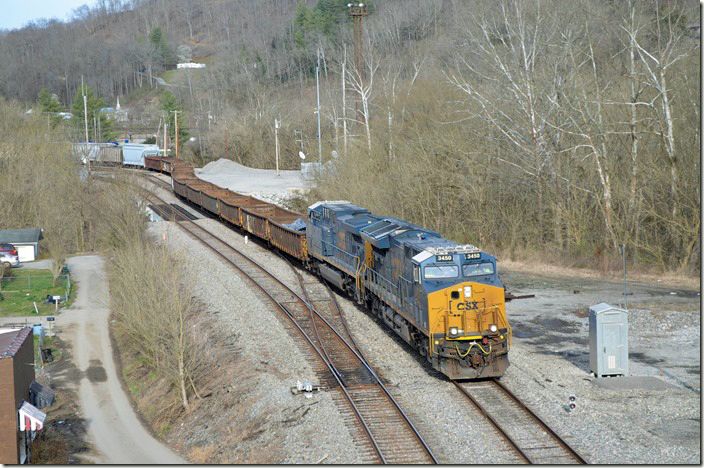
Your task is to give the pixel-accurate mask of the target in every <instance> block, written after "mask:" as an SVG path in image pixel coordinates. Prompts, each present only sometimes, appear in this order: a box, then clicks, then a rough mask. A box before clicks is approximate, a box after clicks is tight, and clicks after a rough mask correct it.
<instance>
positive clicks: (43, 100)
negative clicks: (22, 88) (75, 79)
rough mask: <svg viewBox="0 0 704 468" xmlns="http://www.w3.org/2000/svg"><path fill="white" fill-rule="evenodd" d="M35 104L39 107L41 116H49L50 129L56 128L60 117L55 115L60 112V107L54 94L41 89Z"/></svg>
mask: <svg viewBox="0 0 704 468" xmlns="http://www.w3.org/2000/svg"><path fill="white" fill-rule="evenodd" d="M37 103H38V104H39V106H40V107H41V109H42V113H43V114H49V115H50V117H49V118H50V119H51V125H52V127H56V126H57V125H58V124H59V123H61V120H62V117H61V116H60V115H57V114H58V113H59V112H61V111H62V106H61V102H60V101H59V98H58V96H57V95H56V94H52V93H51V92H49V90H48V89H46V88H43V89H42V90H41V91H40V92H39V97H38V98H37Z"/></svg>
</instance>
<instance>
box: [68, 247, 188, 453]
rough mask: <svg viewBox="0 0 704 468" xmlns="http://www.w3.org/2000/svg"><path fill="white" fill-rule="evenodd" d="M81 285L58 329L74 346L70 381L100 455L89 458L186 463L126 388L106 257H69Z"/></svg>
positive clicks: (90, 437)
mask: <svg viewBox="0 0 704 468" xmlns="http://www.w3.org/2000/svg"><path fill="white" fill-rule="evenodd" d="M67 263H68V265H69V268H70V269H71V276H72V278H73V280H74V281H76V282H77V283H78V289H77V291H78V294H77V296H76V300H75V302H74V303H73V306H72V307H71V308H70V309H65V310H64V311H63V312H62V313H61V314H60V315H58V316H57V318H56V329H55V330H56V331H57V334H59V335H60V337H61V339H62V340H63V341H65V342H66V343H67V344H68V345H69V348H70V350H71V352H70V357H68V359H72V360H73V365H75V372H74V373H73V375H75V378H74V379H73V380H70V381H68V382H66V385H68V386H71V387H73V388H72V390H74V391H75V392H76V394H77V395H78V404H79V406H80V408H81V413H82V416H83V418H85V419H86V421H87V432H88V439H89V441H90V442H92V444H93V445H94V447H95V449H96V452H97V455H96V456H95V458H94V459H91V460H89V461H90V462H93V463H106V464H119V465H127V464H140V465H149V464H179V463H186V462H185V461H184V460H183V459H181V458H180V457H179V456H178V455H176V454H175V453H174V452H172V451H171V450H170V449H169V448H168V447H166V446H165V445H164V444H162V443H161V442H159V441H158V440H156V439H155V438H154V437H153V436H152V435H151V434H150V433H149V432H148V431H147V430H146V429H145V428H144V427H143V426H142V423H141V421H140V420H139V419H138V418H137V416H136V414H135V412H134V410H133V409H132V406H131V405H130V401H129V399H128V397H127V395H126V394H125V392H124V391H123V388H122V385H121V384H120V380H119V378H118V374H117V369H116V366H115V362H114V360H113V349H112V344H111V342H110V336H109V333H108V316H109V313H110V311H109V309H108V304H109V297H108V285H107V282H106V275H105V269H104V265H103V259H102V258H101V257H99V256H82V257H72V258H69V259H68V260H67Z"/></svg>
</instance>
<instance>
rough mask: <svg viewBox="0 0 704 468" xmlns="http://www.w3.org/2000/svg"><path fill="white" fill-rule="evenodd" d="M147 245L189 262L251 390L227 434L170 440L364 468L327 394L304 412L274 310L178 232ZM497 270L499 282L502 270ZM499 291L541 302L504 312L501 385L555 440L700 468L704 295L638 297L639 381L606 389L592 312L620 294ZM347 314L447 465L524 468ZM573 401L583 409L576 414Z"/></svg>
mask: <svg viewBox="0 0 704 468" xmlns="http://www.w3.org/2000/svg"><path fill="white" fill-rule="evenodd" d="M197 222H198V223H199V224H201V225H202V226H204V227H206V228H207V229H208V230H210V231H211V232H213V233H215V234H216V235H218V236H220V237H221V238H222V239H224V240H226V241H227V242H229V243H231V244H232V245H234V246H235V247H237V248H239V249H243V250H244V251H245V252H246V253H247V254H248V255H250V256H251V257H252V258H254V259H255V260H256V261H257V262H259V263H260V264H262V265H266V267H267V269H268V270H269V271H271V272H272V273H274V274H275V275H277V276H279V277H280V278H282V279H283V280H284V281H286V282H287V283H288V284H289V285H290V286H291V287H293V288H294V289H297V288H298V281H297V278H296V276H295V274H294V273H293V272H292V270H291V267H290V266H289V265H288V264H287V263H286V262H285V261H283V260H281V259H280V258H279V257H277V256H276V255H274V254H272V253H271V252H269V251H267V250H266V249H265V248H263V247H262V246H260V245H259V244H257V243H255V242H252V240H251V239H248V240H247V241H245V238H244V236H243V235H241V234H238V233H235V232H234V231H232V230H231V229H230V228H229V227H225V226H223V225H222V224H220V223H219V222H217V221H215V220H212V219H202V220H199V221H197ZM150 232H151V233H152V234H153V236H154V237H155V238H156V239H159V240H160V241H161V242H166V243H167V244H168V245H169V248H170V249H171V250H172V251H173V252H178V253H180V254H181V255H182V256H183V257H184V258H185V259H186V261H187V262H188V264H189V265H190V268H191V269H192V271H193V275H194V281H195V284H196V286H197V288H196V289H197V291H198V299H199V300H200V301H201V302H203V303H204V304H205V305H206V306H207V311H208V313H210V314H212V315H213V316H214V317H216V318H217V324H218V327H220V332H221V333H223V334H228V335H231V336H232V337H236V338H235V339H234V343H235V347H236V350H237V357H236V359H237V360H238V362H240V363H241V368H242V369H246V370H247V371H246V378H247V379H248V381H247V382H246V384H244V385H243V384H242V383H241V382H233V389H235V390H233V391H236V392H239V393H240V394H239V395H238V396H237V398H236V400H237V402H238V404H235V405H233V406H231V407H230V408H229V409H228V410H227V411H225V410H223V411H220V412H219V415H218V420H217V421H210V422H209V423H208V424H205V423H204V422H202V421H198V420H196V421H193V422H192V425H190V426H189V427H188V428H184V429H183V430H178V429H177V430H174V431H173V432H172V433H171V434H170V435H169V440H170V441H171V442H172V443H174V444H176V443H178V442H177V441H179V440H181V441H182V443H183V441H184V440H185V441H186V442H185V443H186V444H191V445H193V446H199V445H204V444H208V443H210V444H218V443H220V445H218V451H219V452H218V453H220V452H222V454H223V455H222V456H221V457H220V458H217V460H219V462H225V463H317V462H321V463H326V464H327V463H331V464H332V463H345V464H348V463H367V462H368V461H369V459H368V457H367V456H365V454H364V452H365V450H366V449H365V448H364V447H358V446H356V445H355V444H354V443H353V442H352V440H351V433H350V431H349V429H348V428H347V427H346V426H345V423H344V422H342V420H341V418H340V413H339V411H338V408H337V407H336V405H335V403H334V402H333V401H332V398H331V396H330V395H329V393H328V392H326V391H321V392H317V393H315V394H314V395H313V397H312V398H310V399H305V398H304V397H303V396H301V395H297V396H294V395H292V394H291V392H290V391H289V387H291V386H294V385H295V384H296V380H299V379H303V378H313V373H312V368H311V365H310V363H309V362H308V361H307V358H306V357H305V354H304V352H303V351H302V350H301V349H300V348H299V347H298V345H296V344H295V342H294V340H293V339H292V338H291V337H290V336H289V335H288V332H287V328H286V326H285V321H284V320H282V319H281V317H277V312H276V311H275V309H274V308H273V307H272V306H271V305H269V304H268V303H265V302H264V301H262V300H260V299H258V298H257V297H256V296H255V294H254V293H253V291H252V290H251V289H250V287H249V286H248V285H247V284H246V283H244V282H243V280H241V279H240V278H239V277H238V276H237V275H236V274H235V273H233V272H232V270H231V269H230V268H228V267H226V266H224V264H223V263H222V262H221V261H219V260H217V259H216V258H215V257H214V256H213V255H212V254H210V253H209V252H208V251H206V250H205V249H204V248H203V247H201V246H200V245H199V244H197V243H196V242H195V241H193V240H192V239H191V238H190V237H188V236H186V235H185V234H183V233H182V232H181V231H179V230H178V229H177V228H176V227H175V226H173V224H172V223H167V222H159V223H153V224H152V226H151V228H150ZM499 269H500V274H502V271H501V263H499ZM502 278H503V279H504V282H505V283H507V285H508V286H509V287H511V289H512V292H514V293H523V294H527V293H534V294H536V295H537V297H536V298H535V299H526V300H520V301H519V300H516V301H513V302H511V303H508V304H507V313H508V317H509V320H510V321H511V323H512V326H513V330H514V338H513V344H512V348H511V351H510V355H509V356H510V362H511V365H510V367H509V369H508V371H507V372H506V374H505V375H504V377H503V378H502V382H503V383H504V384H505V385H506V386H507V387H508V388H509V389H510V390H511V391H513V392H514V393H515V394H516V395H517V396H519V397H520V398H521V399H522V400H523V401H524V402H525V403H526V404H527V405H528V406H529V407H530V408H531V409H532V410H533V411H534V412H535V413H536V414H538V416H539V417H541V418H542V419H543V420H544V421H545V422H546V423H547V424H548V425H549V426H550V427H551V428H552V429H553V430H554V431H555V432H556V433H558V434H559V435H560V436H562V437H563V438H564V439H565V440H566V441H567V442H568V443H569V444H570V445H571V446H572V447H573V448H574V449H576V450H577V451H578V453H580V455H581V456H582V457H583V458H585V459H586V460H587V461H588V462H589V463H598V464H611V463H616V464H645V463H648V464H651V463H654V464H685V463H701V446H700V430H701V429H700V428H701V422H700V413H701V404H700V399H701V396H700V392H701V384H700V368H701V362H700V358H699V355H700V331H701V328H700V314H699V308H700V302H699V296H698V295H696V294H693V293H687V292H683V291H680V292H679V294H678V295H672V294H669V293H668V292H667V291H664V292H663V293H662V294H654V293H653V288H650V287H649V286H648V285H641V287H640V289H639V288H634V290H633V292H632V296H629V351H630V353H631V359H630V361H629V374H628V376H627V377H610V378H609V377H604V378H600V379H597V378H595V377H594V376H593V374H591V370H590V368H589V344H588V338H589V336H588V334H589V330H588V317H587V309H588V306H589V305H591V304H597V303H599V302H608V303H611V304H614V305H617V304H618V300H619V297H620V298H621V299H622V297H623V296H619V291H620V292H621V293H622V284H619V283H618V282H617V281H606V280H585V279H583V278H567V277H564V276H562V277H548V276H540V275H533V274H527V273H519V272H513V271H510V270H507V271H503V274H502ZM307 281H310V277H308V278H307ZM576 285H578V286H576ZM663 287H664V286H663ZM572 289H575V290H576V289H580V291H579V294H577V292H575V291H573V290H572ZM675 296H677V297H675ZM685 296H686V297H685ZM340 304H341V306H342V307H343V309H344V311H345V313H346V317H347V320H348V323H349V325H350V328H351V330H352V333H353V335H354V336H355V339H356V340H357V342H358V344H359V345H360V346H361V348H362V349H363V351H364V353H365V355H366V356H367V357H368V358H369V359H370V361H371V363H372V365H373V366H374V367H375V369H376V370H377V371H378V373H379V374H380V375H381V376H382V378H383V379H384V381H385V382H386V383H387V384H388V387H389V388H390V390H391V392H392V394H393V396H394V397H395V398H396V399H397V401H398V402H399V403H400V404H401V406H402V407H403V408H404V410H405V411H406V412H407V413H408V414H409V415H410V417H411V419H412V421H413V423H414V424H415V426H416V427H417V428H418V429H419V431H420V433H421V435H422V436H423V437H424V438H425V440H426V442H427V444H428V445H429V446H430V448H431V449H432V450H433V452H434V453H435V455H436V457H437V458H438V459H439V460H440V461H441V462H442V463H450V464H490V463H492V464H493V463H499V464H510V463H516V462H518V459H517V458H516V456H515V454H514V453H513V452H512V450H511V449H510V448H509V447H508V446H507V445H506V444H505V443H504V442H503V441H502V440H501V438H500V437H499V436H498V435H497V434H496V433H495V432H494V430H493V429H492V428H491V426H490V425H489V424H488V423H487V422H486V421H485V420H484V419H483V417H482V416H481V415H480V414H478V413H477V411H476V410H474V409H473V408H472V407H471V406H470V405H469V404H468V403H467V402H465V401H464V400H463V399H462V397H461V396H460V395H459V393H458V392H457V390H455V389H454V386H453V385H452V384H451V383H449V382H448V381H447V379H446V378H445V377H444V376H443V375H442V374H440V373H438V372H436V371H435V370H433V369H432V368H431V367H430V366H429V365H427V363H425V362H424V361H423V360H422V358H421V357H420V356H419V355H417V354H416V353H415V352H414V351H413V350H412V349H411V348H410V347H409V346H407V345H406V344H405V343H403V342H402V341H401V340H400V339H399V338H397V337H396V336H395V335H394V334H393V333H392V332H390V331H388V330H386V329H385V328H384V327H383V325H382V324H381V323H379V322H377V321H376V319H374V318H372V317H370V315H369V314H368V313H366V312H365V311H363V310H361V309H359V308H358V307H357V306H356V305H355V304H354V303H352V302H350V301H348V300H346V299H341V300H340ZM571 394H574V395H575V396H576V398H577V400H576V402H577V406H576V408H575V409H574V410H571V411H568V410H567V409H566V408H567V407H566V405H567V403H568V398H569V396H570V395H571ZM223 401H226V400H225V399H223ZM215 404H217V400H216V402H215ZM253 421H256V423H255V422H253ZM223 425H226V426H228V427H230V430H231V431H240V432H243V433H242V434H241V437H239V438H237V439H232V440H236V442H237V443H236V444H233V445H231V446H227V445H225V446H223V444H222V443H221V442H219V441H221V440H222V438H221V437H220V436H219V434H220V433H221V431H222V427H223ZM245 432H246V433H247V434H244V433H245ZM257 453H258V454H259V455H256V454H257ZM257 456H258V457H263V458H257Z"/></svg>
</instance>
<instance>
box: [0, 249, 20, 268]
mask: <svg viewBox="0 0 704 468" xmlns="http://www.w3.org/2000/svg"><path fill="white" fill-rule="evenodd" d="M0 265H2V266H3V267H5V268H7V267H18V266H20V257H18V256H17V255H11V254H9V253H5V252H0Z"/></svg>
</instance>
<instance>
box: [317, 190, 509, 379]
mask: <svg viewBox="0 0 704 468" xmlns="http://www.w3.org/2000/svg"><path fill="white" fill-rule="evenodd" d="M306 238H307V246H308V249H307V250H308V256H309V258H310V263H311V266H312V268H313V269H314V270H315V271H317V272H319V274H320V276H322V277H323V278H325V279H326V280H328V281H329V282H331V283H333V284H335V285H336V286H337V287H339V288H340V289H342V290H343V291H346V292H347V293H348V294H349V295H350V296H352V297H354V298H356V300H357V301H358V302H359V303H360V304H365V305H366V306H367V308H368V309H369V310H370V311H372V312H373V313H374V314H376V315H377V316H378V317H379V318H380V319H382V320H383V321H384V322H385V323H386V325H388V326H389V327H390V328H391V329H392V330H393V331H394V332H396V333H397V334H398V335H399V336H400V337H401V338H403V340H404V341H406V342H407V343H409V344H410V345H411V346H412V347H414V348H415V349H417V350H418V352H419V353H420V354H421V355H422V356H425V357H426V358H427V359H428V361H429V362H430V363H431V365H432V366H433V367H434V368H435V369H437V370H439V371H440V372H442V373H443V374H445V375H447V376H448V377H449V378H451V379H453V380H455V379H474V378H481V377H497V376H501V375H503V373H504V371H505V370H506V368H507V367H508V350H509V346H510V342H511V327H510V325H509V323H508V321H507V320H506V314H505V303H504V301H505V299H504V287H503V285H502V283H501V280H500V279H499V277H498V276H497V274H496V259H495V258H494V257H493V256H491V255H488V254H486V253H484V252H481V251H480V250H479V249H478V248H476V247H475V246H473V245H457V244H456V243H454V242H451V241H449V240H447V239H444V238H442V237H441V236H440V234H438V233H436V232H433V231H430V230H428V229H423V228H421V227H420V226H416V225H414V224H411V223H408V222H406V221H402V220H400V219H395V218H388V217H380V216H375V215H373V214H371V213H370V212H369V211H368V210H366V209H364V208H361V207H359V206H356V205H353V204H350V203H349V202H329V201H328V202H319V203H316V204H314V205H312V206H311V207H310V208H309V209H308V221H307V222H306Z"/></svg>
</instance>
